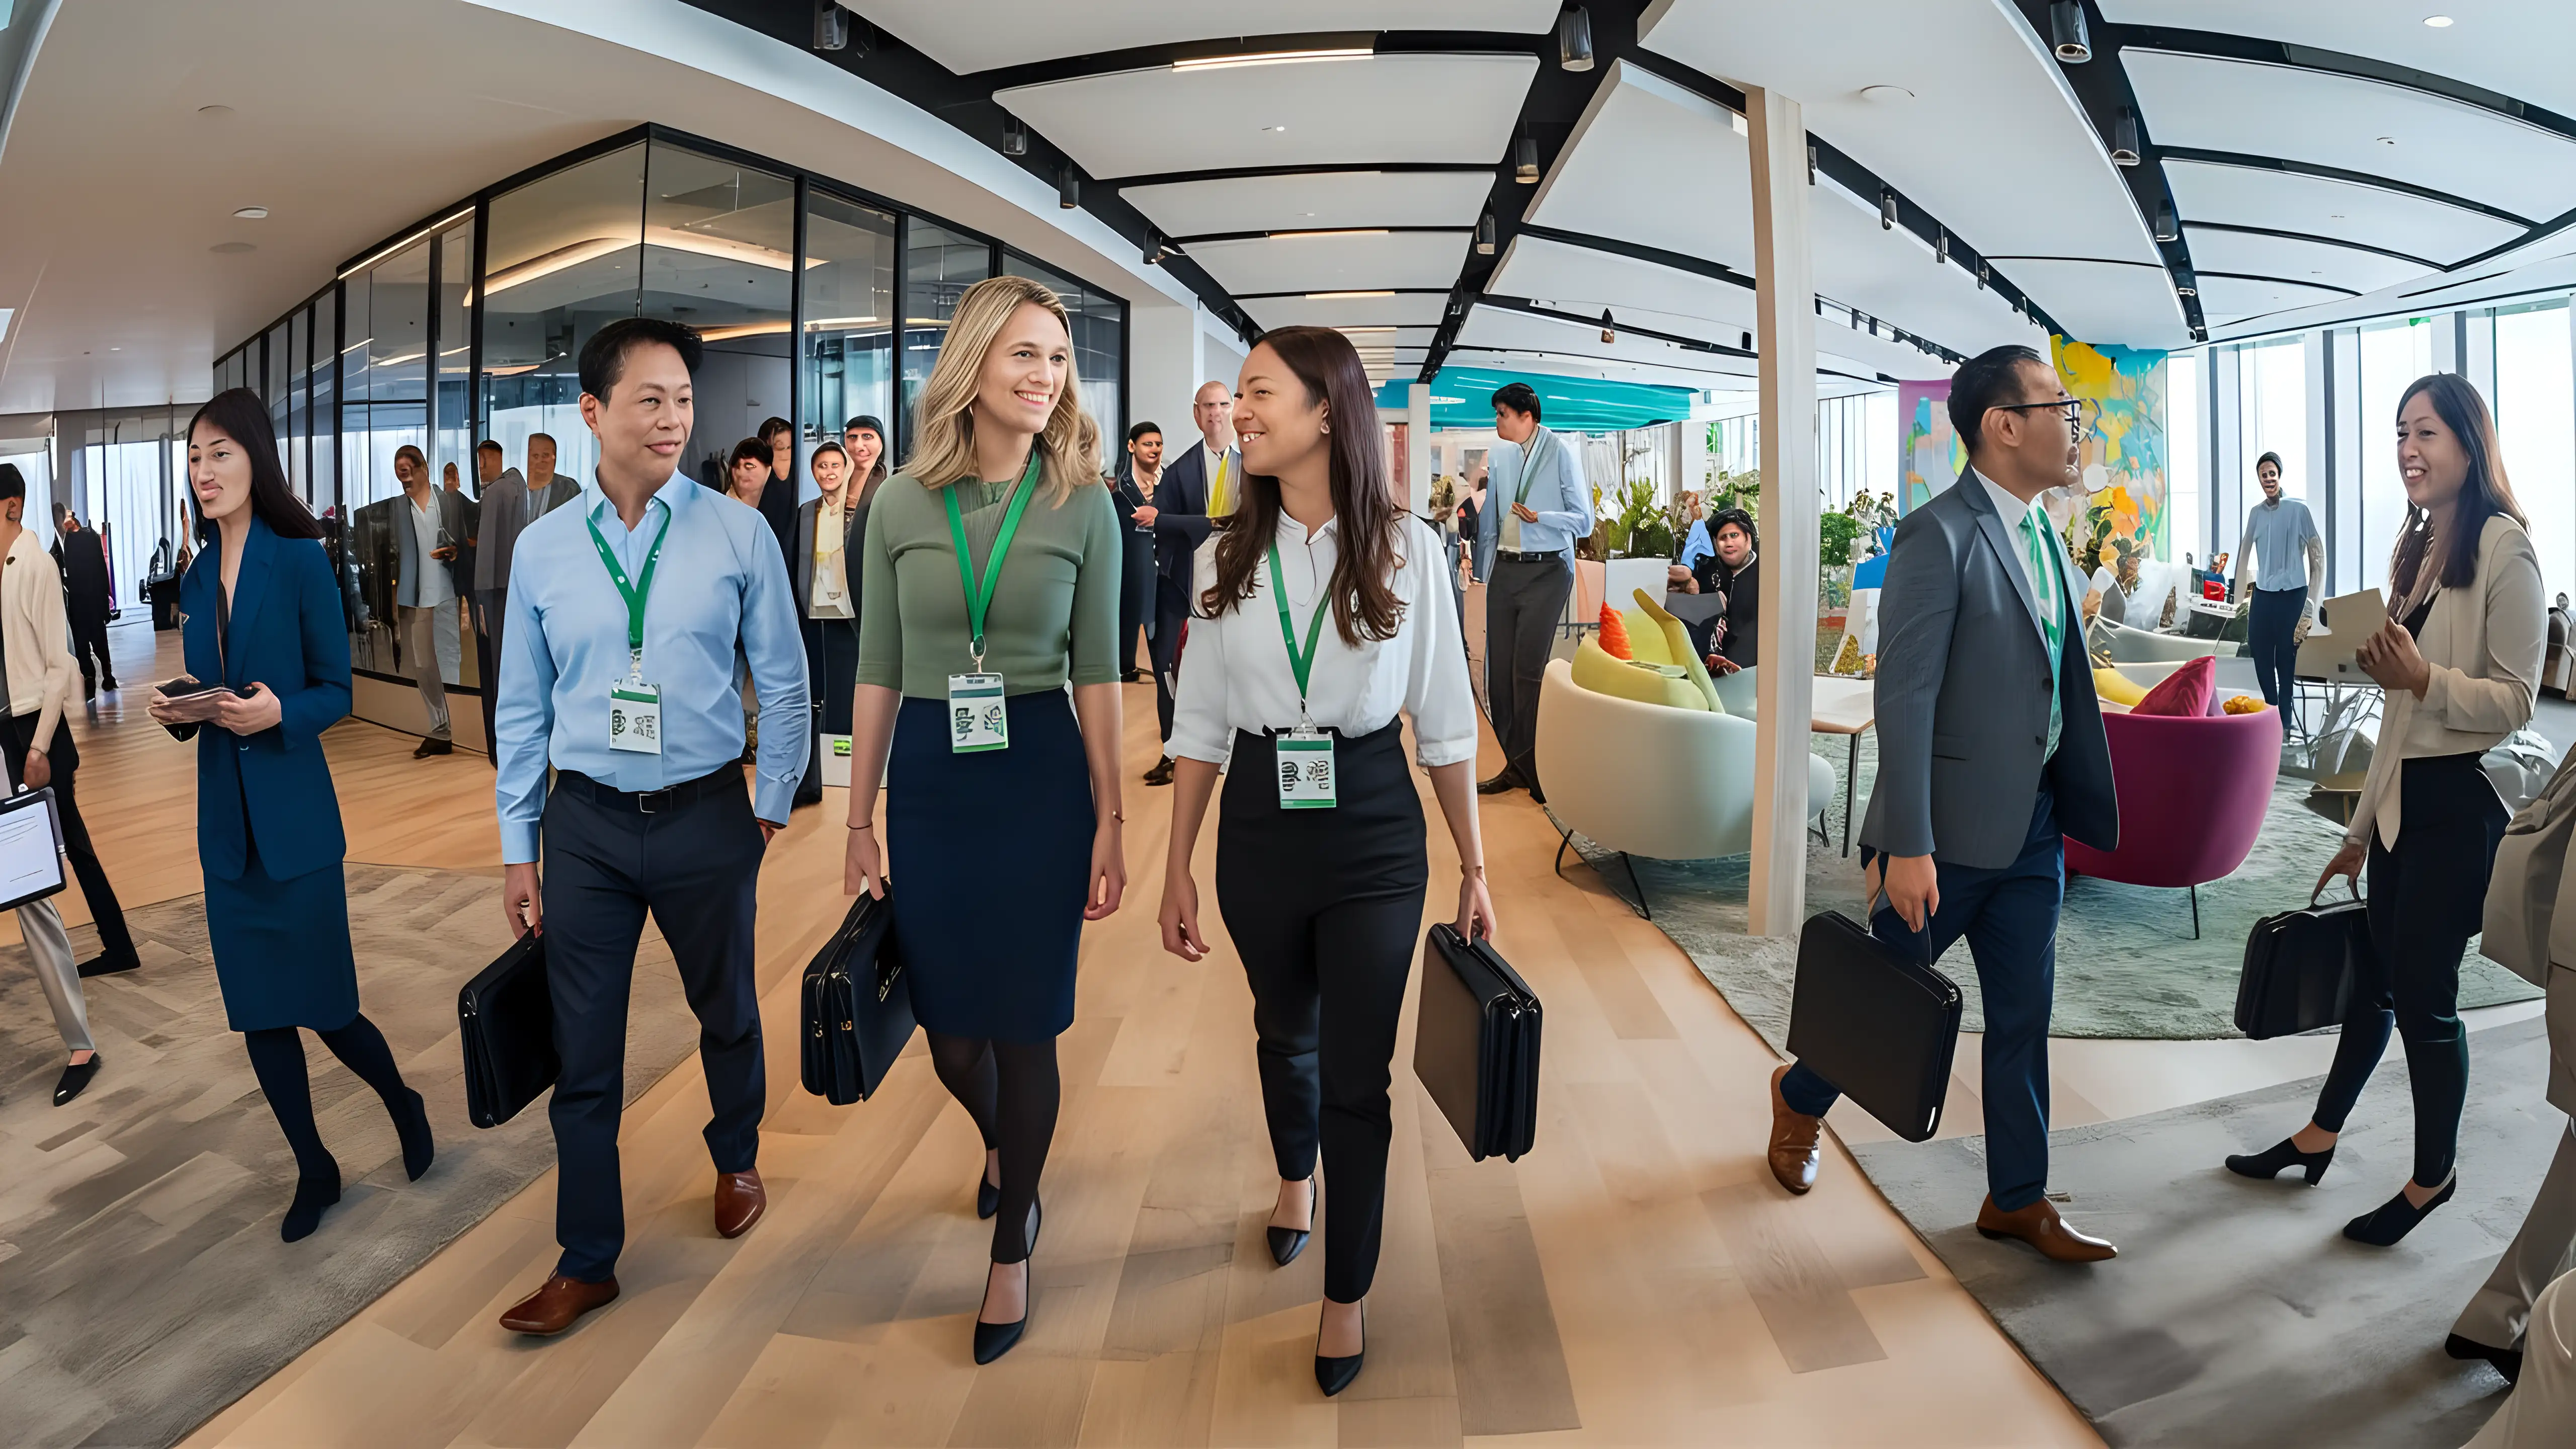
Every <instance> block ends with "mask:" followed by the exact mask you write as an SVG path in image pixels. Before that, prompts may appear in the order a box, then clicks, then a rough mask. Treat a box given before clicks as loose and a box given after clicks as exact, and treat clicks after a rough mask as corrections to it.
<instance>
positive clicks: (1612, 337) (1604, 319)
mask: <svg viewBox="0 0 2576 1449" xmlns="http://www.w3.org/2000/svg"><path fill="white" fill-rule="evenodd" d="M1601 340H1602V341H1604V342H1616V341H1618V340H1619V329H1618V327H1617V326H1616V325H1614V324H1613V323H1612V322H1611V321H1610V309H1609V308H1607V307H1604V308H1602V309H1601Z"/></svg>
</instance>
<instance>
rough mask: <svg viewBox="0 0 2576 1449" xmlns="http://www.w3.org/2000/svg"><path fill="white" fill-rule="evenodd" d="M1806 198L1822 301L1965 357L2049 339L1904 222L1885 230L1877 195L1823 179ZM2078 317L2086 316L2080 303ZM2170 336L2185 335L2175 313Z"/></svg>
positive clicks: (2135, 325) (2125, 335)
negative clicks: (1856, 310)
mask: <svg viewBox="0 0 2576 1449" xmlns="http://www.w3.org/2000/svg"><path fill="white" fill-rule="evenodd" d="M1807 198H1808V218H1809V222H1810V226H1809V231H1808V240H1809V246H1810V247H1811V249H1812V254H1813V256H1814V259H1815V277H1816V292H1817V294H1818V295H1819V296H1822V297H1824V298H1825V299H1826V300H1827V301H1830V302H1839V303H1841V304H1843V305H1844V306H1846V307H1857V308H1859V309H1860V310H1861V311H1863V312H1866V313H1868V314H1869V315H1870V316H1872V317H1875V318H1878V319H1880V320H1882V321H1885V322H1889V323H1893V324H1894V325H1896V326H1898V327H1902V328H1904V329H1905V330H1906V331H1908V332H1911V333H1914V334H1915V335H1917V336H1920V337H1926V338H1929V339H1931V340H1932V341H1934V342H1937V343H1939V344H1941V345H1942V346H1944V347H1947V348H1949V349H1950V350H1951V351H1953V352H1958V353H1964V354H1966V355H1968V356H1970V357H1974V356H1975V355H1977V354H1978V353H1980V352H1983V351H1985V350H1986V349H1987V348H1989V347H1993V346H1996V345H1998V344H2000V343H2006V342H2016V343H2021V344H2024V345H2041V344H2045V343H2046V341H2047V336H2046V334H2045V333H2043V332H2041V331H2040V330H2039V329H2038V328H2037V327H2036V326H2035V325H2034V324H2033V323H2031V322H2030V321H2029V320H2028V319H2027V318H2025V317H2023V316H2022V315H2021V314H2020V312H2019V311H2018V310H2016V309H2015V308H2014V307H2013V306H2012V305H2011V304H2009V303H2007V302H2005V301H2004V299H2003V298H2002V296H2001V295H1999V294H1998V293H1996V292H1994V291H1992V290H1990V289H1987V288H1982V287H1979V286H1978V285H1977V277H1976V274H1975V273H1974V272H1971V271H1969V270H1968V269H1967V268H1966V267H1964V266H1961V265H1959V264H1958V263H1956V262H1950V263H1942V262H1938V261H1936V260H1934V256H1933V251H1932V248H1931V247H1929V246H1926V245H1925V244H1924V242H1923V239H1922V238H1921V237H1918V236H1916V235H1915V234H1914V233H1912V232H1910V231H1907V230H1905V229H1904V228H1902V227H1895V228H1884V227H1882V226H1881V225H1880V224H1879V215H1878V203H1877V201H1876V199H1875V198H1872V199H1868V200H1864V199H1862V198H1860V197H1857V196H1854V195H1853V194H1851V193H1850V192H1848V191H1846V190H1844V189H1843V188H1842V187H1841V186H1839V185H1836V184H1835V183H1834V182H1833V181H1832V180H1831V179H1830V178H1823V177H1820V178H1819V179H1818V181H1817V184H1816V185H1815V186H1813V187H1810V188H1809V189H1808V191H1807ZM2004 271H2005V275H2007V276H2009V277H2011V278H2012V279H2013V280H2014V281H2015V282H2018V283H2020V284H2021V285H2022V286H2025V287H2028V288H2031V289H2032V292H2033V293H2034V295H2038V291H2039V288H2038V283H2037V282H2036V281H2035V280H2032V279H2028V278H2025V277H2023V276H2022V274H2021V273H2020V272H2018V271H2014V270H2012V269H2010V268H2005V269H2004ZM2158 275H2162V273H2158ZM2041 301H2042V305H2044V306H2046V305H2051V304H2050V303H2049V302H2048V301H2047V299H2046V298H2045V297H2044V296H2043V297H2042V299H2041ZM2077 315H2079V316H2080V315H2084V314H2083V311H2082V309H2081V308H2080V307H2079V308H2078V312H2077ZM2058 320H2059V321H2060V322H2061V323H2064V324H2065V325H2067V326H2069V327H2075V326H2077V323H2076V322H2074V321H2073V320H2070V319H2069V318H2066V317H2059V318H2058ZM2095 325H2099V322H2098V321H2097V323H2096V324H2095ZM2140 326H2141V323H2139V322H2130V323H2128V324H2126V325H2125V326H2124V327H2123V329H2122V331H2121V332H2120V333H2119V334H2118V336H2117V337H2116V338H2115V337H2111V336H2105V335H2104V334H2102V333H2100V332H2093V331H2082V330H2079V331H2078V332H2077V334H2076V335H2077V336H2080V337H2085V338H2087V339H2092V340H2100V341H2112V340H2127V339H2129V338H2133V337H2137V336H2139V335H2140ZM2170 335H2171V336H2174V337H2180V336H2183V335H2185V334H2184V328H2183V322H2182V316H2181V313H2180V312H2179V311H2178V310H2177V312H2176V313H2175V315H2174V318H2173V321H2172V326H2171V333H2170ZM1927 360H1928V359H1927ZM1900 375H1903V374H1900ZM1925 375H1927V376H1928V375H1929V374H1925Z"/></svg>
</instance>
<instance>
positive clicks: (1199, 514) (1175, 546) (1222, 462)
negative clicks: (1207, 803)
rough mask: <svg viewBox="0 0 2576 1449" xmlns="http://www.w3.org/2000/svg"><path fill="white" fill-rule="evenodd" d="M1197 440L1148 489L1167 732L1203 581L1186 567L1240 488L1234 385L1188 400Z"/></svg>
mask: <svg viewBox="0 0 2576 1449" xmlns="http://www.w3.org/2000/svg"><path fill="white" fill-rule="evenodd" d="M1190 421H1191V422H1193V423H1196V424H1197V425H1198V430H1199V441H1198V442H1197V443H1196V444H1194V445H1192V446H1191V447H1190V448H1188V449H1187V450H1185V451H1184V452H1183V453H1182V454H1181V455H1180V456H1179V457H1177V458H1172V459H1170V460H1169V461H1168V462H1166V463H1165V464H1164V466H1163V481H1162V482H1161V483H1159V484H1157V485H1156V486H1155V488H1154V524H1153V526H1154V574H1155V583H1154V713H1155V715H1156V716H1157V717H1159V718H1160V719H1161V720H1162V722H1163V739H1164V740H1165V742H1167V743H1168V742H1169V741H1170V740H1171V738H1172V699H1173V696H1174V695H1175V694H1176V693H1178V692H1179V690H1180V687H1181V686H1180V665H1181V631H1182V628H1183V626H1184V625H1185V624H1186V623H1187V622H1188V620H1189V614H1190V596H1191V595H1192V594H1193V593H1194V592H1196V590H1197V589H1198V588H1199V587H1203V586H1204V585H1203V581H1198V580H1194V579H1193V577H1192V566H1193V564H1194V563H1195V562H1196V558H1197V554H1198V548H1199V545H1200V544H1203V543H1205V542H1207V537H1208V531H1209V530H1210V529H1211V528H1212V527H1214V520H1216V519H1220V518H1224V517H1226V516H1227V515H1229V514H1231V513H1233V512H1234V502H1235V499H1237V498H1238V497H1240V496H1242V493H1243V455H1242V454H1241V453H1239V452H1236V451H1235V449H1234V390H1233V389H1232V388H1230V387H1228V386H1226V385H1225V384H1224V383H1221V382H1208V383H1202V384H1201V385H1200V386H1199V391H1198V397H1197V398H1196V399H1195V400H1193V401H1192V402H1191V404H1190ZM1145 783H1146V784H1148V785H1168V784H1170V783H1172V757H1171V756H1170V755H1168V754H1167V755H1165V756H1163V758H1162V760H1161V762H1160V763H1158V764H1156V765H1155V766H1154V768H1153V769H1151V770H1148V771H1146V772H1145Z"/></svg>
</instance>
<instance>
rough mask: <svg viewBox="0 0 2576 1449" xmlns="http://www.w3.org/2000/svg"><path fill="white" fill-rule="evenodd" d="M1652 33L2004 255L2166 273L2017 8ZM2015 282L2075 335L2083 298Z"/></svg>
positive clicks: (1918, 2) (1730, 21)
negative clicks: (2005, 179)
mask: <svg viewBox="0 0 2576 1449" xmlns="http://www.w3.org/2000/svg"><path fill="white" fill-rule="evenodd" d="M1640 30H1641V32H1642V34H1641V39H1642V40H1643V42H1644V44H1645V45H1646V47H1647V48H1648V49H1650V50H1653V51H1656V52H1658V53H1660V54H1663V55H1668V56H1671V57H1672V58H1673V59H1675V60H1678V61H1681V62H1682V63H1683V64H1685V65H1689V66H1692V67H1695V68H1697V69H1699V70H1702V71H1705V72H1707V73H1708V74H1710V75H1718V76H1724V77H1726V78H1728V79H1729V80H1733V81H1738V82H1741V83H1744V84H1748V85H1756V86H1768V87H1770V88H1772V89H1774V90H1776V91H1778V92H1780V93H1781V94H1783V95H1786V96H1790V97H1793V98H1795V99H1796V100H1797V101H1798V102H1799V103H1800V104H1801V105H1802V106H1803V107H1804V111H1805V120H1806V126H1807V130H1808V131H1809V132H1810V133H1811V134H1813V135H1816V136H1818V137H1821V138H1823V139H1825V140H1827V141H1830V142H1832V143H1833V144H1834V146H1835V147H1836V148H1838V149H1839V150H1841V151H1843V152H1844V153H1845V154H1847V155H1849V156H1850V157H1851V158H1852V159H1854V160H1856V161H1858V162H1859V163H1860V164H1862V165H1863V166H1866V167H1868V168H1869V169H1870V170H1871V171H1873V172H1875V173H1877V174H1878V175H1879V176H1881V177H1883V178H1885V179H1886V181H1887V183H1888V184H1889V185H1891V186H1894V187H1895V188H1896V189H1897V190H1899V191H1901V192H1903V193H1905V195H1906V196H1907V197H1909V198H1911V199H1912V200H1914V201H1915V202H1917V203H1919V204H1920V205H1921V206H1922V207H1923V208H1924V209H1925V210H1927V211H1929V212H1931V213H1932V214H1933V215H1934V216H1937V217H1939V218H1940V219H1941V221H1942V222H1943V224H1944V225H1946V226H1948V227H1949V228H1950V229H1951V231H1953V232H1954V233H1956V234H1957V235H1959V236H1960V237H1962V238H1964V239H1965V240H1966V241H1967V242H1968V244H1969V245H1970V246H1972V247H1975V248H1976V249H1977V250H1978V251H1980V252H1982V253H1984V254H1986V255H1988V256H2064V257H2098V258H2104V259H2108V260H2114V261H2131V262H2149V263H2158V264H2160V261H2159V258H2158V255H2157V252H2156V246H2155V240H2154V238H2153V237H2152V236H2151V235H2150V233H2149V231H2148V228H2147V223H2146V220H2145V218H2143V217H2141V216H2140V215H2139V214H2138V208H2137V204H2136V203H2135V202H2134V201H2133V200H2131V198H2130V196H2129V189H2128V185H2127V183H2126V182H2125V181H2124V180H2122V178H2121V175H2120V171H2119V168H2117V167H2115V166H2113V165H2112V164H2111V158H2110V156H2109V154H2108V153H2107V152H2105V151H2104V150H2103V148H2102V142H2101V138H2100V137H2099V136H2097V135H2095V134H2094V131H2093V128H2092V125H2091V123H2089V122H2088V121H2086V120H2085V118H2084V116H2083V113H2082V112H2081V110H2080V109H2079V108H2078V107H2077V105H2076V101H2075V97H2074V94H2073V92H2072V91H2071V90H2069V89H2068V87H2067V84H2066V79H2065V76H2064V75H2063V74H2062V73H2061V72H2060V70H2059V68H2058V64H2057V62H2056V60H2054V59H2053V58H2051V57H2050V56H2049V55H2048V53H2047V51H2046V49H2045V48H2044V47H2043V46H2042V45H2041V44H2040V42H2039V41H2038V39H2037V38H2036V37H2034V36H2033V35H2032V34H2031V32H2030V29H2029V27H2027V26H2026V25H2024V24H2023V23H2022V21H2021V18H2020V16H2019V14H2018V13H2017V12H2014V11H2013V7H2012V6H2011V5H2010V4H2009V3H2007V0H1950V3H1948V4H1939V5H1927V4H1924V3H1923V0H1838V3H1835V4H1831V5H1814V4H1805V5H1800V4H1782V3H1779V0H1662V3H1661V4H1660V7H1649V10H1648V14H1647V16H1646V17H1645V19H1644V20H1643V21H1642V22H1641V24H1640ZM1869 86H1895V87H1898V88H1900V89H1903V90H1907V91H1911V92H1913V98H1912V99H1911V100H1903V99H1900V100H1898V101H1896V102H1895V103H1893V104H1887V103H1882V102H1877V101H1869V100H1864V99H1862V98H1861V90H1862V89H1863V88H1864V87H1869ZM2160 139H2161V138H2160ZM1994 147H2005V148H2008V149H2009V153H2010V157H2011V159H2010V163H2009V166H2010V172H2011V174H2013V175H2015V176H2019V177H2027V178H2031V180H2030V181H2029V182H2028V183H2027V184H2020V185H1998V184H1996V179H1995V178H1996V175H1997V172H1996V169H1995V167H1996V164H1997V163H1996V162H1995V161H1994V160H1993V159H1992V158H1993V154H1994V153H1993V149H1992V148H1994ZM2008 275H2010V276H2011V277H2012V279H2013V280H2014V281H2015V282H2017V283H2020V284H2021V285H2023V286H2025V287H2029V288H2031V290H2032V292H2033V295H2034V296H2036V297H2037V299H2038V301H2039V303H2040V305H2041V306H2043V307H2045V308H2047V309H2048V311H2049V312H2050V313H2051V314H2053V315H2055V316H2057V318H2058V319H2059V320H2060V321H2062V322H2068V325H2070V326H2072V325H2075V324H2074V323H2072V322H2071V321H2069V320H2068V314H2069V313H2070V312H2073V311H2076V310H2079V309H2077V308H2075V307H2073V306H2071V305H2070V304H2071V302H2072V301H2073V299H2071V298H2067V297H2061V296H2057V295H2052V294H2051V293H2050V292H2048V291H2046V290H2045V289H2043V288H2041V287H2040V286H2039V285H2038V284H2037V283H2035V282H2033V281H2030V280H2028V279H2025V278H2024V277H2022V276H2021V275H2020V274H2019V273H2018V272H2012V273H2008ZM2103 320H2104V321H2105V322H2110V323H2115V324H2116V323H2118V322H2119V321H2120V318H2119V317H2118V316H2116V315H2114V316H2112V317H2107V318H2105V319H2103ZM2181 320H2182V314H2181V311H2180V308H2179V305H2178V304H2173V303H2171V301H2170V299H2167V300H2166V301H2165V302H2162V303H2155V304H2153V305H2150V306H2148V307H2146V308H2145V310H2143V311H2142V312H2140V313H2139V314H2137V315H2136V316H2135V317H2133V318H2130V319H2128V323H2129V325H2128V326H2123V327H2117V328H2116V329H2115V330H2114V331H2111V332H2107V333H2104V332H2095V333H2091V334H2089V335H2088V339H2087V340H2091V341H2101V342H2129V341H2133V340H2135V339H2134V338H2133V337H2132V336H2130V335H2128V334H2129V333H2130V332H2132V331H2145V332H2149V333H2152V334H2154V335H2157V336H2163V335H2166V334H2167V332H2168V331H2169V330H2171V329H2178V328H2179V327H2180V325H2181Z"/></svg>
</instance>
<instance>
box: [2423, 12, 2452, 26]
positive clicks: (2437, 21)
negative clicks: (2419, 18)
mask: <svg viewBox="0 0 2576 1449" xmlns="http://www.w3.org/2000/svg"><path fill="white" fill-rule="evenodd" d="M2424 23H2425V24H2427V25H2429V26H2432V27H2433V28H2434V29H2435V30H2448V29H2450V28H2451V17H2450V16H2448V15H2427V16H2425V17H2424Z"/></svg>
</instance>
